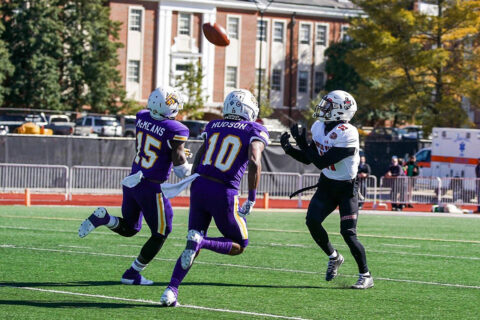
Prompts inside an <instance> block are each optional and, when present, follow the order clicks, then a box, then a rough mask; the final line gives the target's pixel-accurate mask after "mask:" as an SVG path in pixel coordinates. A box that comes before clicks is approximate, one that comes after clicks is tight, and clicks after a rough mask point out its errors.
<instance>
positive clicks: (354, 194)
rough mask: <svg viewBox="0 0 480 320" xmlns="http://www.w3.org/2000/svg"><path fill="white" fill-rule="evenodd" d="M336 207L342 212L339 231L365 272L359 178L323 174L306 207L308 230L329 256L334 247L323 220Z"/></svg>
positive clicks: (366, 268)
mask: <svg viewBox="0 0 480 320" xmlns="http://www.w3.org/2000/svg"><path fill="white" fill-rule="evenodd" d="M337 206H338V207H339V211H340V233H341V235H342V237H343V239H344V240H345V242H346V243H347V245H348V247H349V248H350V252H351V253H352V255H353V257H354V258H355V261H356V262H357V265H358V270H359V272H360V273H366V272H368V267H367V258H366V256H365V248H364V247H363V245H362V244H361V243H360V241H358V239H357V229H356V228H357V219H358V182H357V180H356V179H353V180H347V181H337V180H332V179H328V178H327V177H325V176H324V175H323V174H322V175H321V177H320V180H319V185H318V188H317V191H316V192H315V194H314V195H313V197H312V200H311V201H310V205H309V206H308V210H307V218H306V224H307V227H308V230H309V231H310V234H311V235H312V238H313V240H315V242H316V243H317V244H318V246H319V247H320V248H322V250H323V251H324V252H325V253H326V254H327V255H331V254H332V253H333V252H334V248H333V246H332V244H331V243H330V241H329V239H328V234H327V231H326V230H325V228H323V226H322V222H323V221H324V220H325V218H327V217H328V215H329V214H330V213H332V211H333V210H335V208H337Z"/></svg>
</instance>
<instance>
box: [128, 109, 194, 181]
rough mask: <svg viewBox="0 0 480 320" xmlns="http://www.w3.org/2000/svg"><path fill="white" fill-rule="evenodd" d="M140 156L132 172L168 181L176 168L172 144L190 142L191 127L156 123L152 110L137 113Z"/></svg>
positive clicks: (167, 120)
mask: <svg viewBox="0 0 480 320" xmlns="http://www.w3.org/2000/svg"><path fill="white" fill-rule="evenodd" d="M135 126H136V139H137V140H136V150H137V153H136V156H135V159H134V160H133V163H132V173H136V172H138V171H139V170H141V171H142V172H143V175H144V176H145V177H147V178H149V179H152V180H157V181H165V180H167V179H168V177H169V175H170V171H171V169H172V147H171V141H172V140H177V141H187V138H188V128H187V127H185V126H184V125H183V124H181V123H180V122H178V121H175V120H169V119H166V120H156V119H153V118H152V117H151V116H150V112H149V111H148V110H142V111H140V112H139V113H137V118H136V122H135Z"/></svg>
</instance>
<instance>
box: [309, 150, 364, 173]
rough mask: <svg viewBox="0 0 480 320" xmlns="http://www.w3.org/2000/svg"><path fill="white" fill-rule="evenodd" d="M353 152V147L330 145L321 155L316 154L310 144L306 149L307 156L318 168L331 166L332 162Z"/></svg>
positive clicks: (351, 154)
mask: <svg viewBox="0 0 480 320" xmlns="http://www.w3.org/2000/svg"><path fill="white" fill-rule="evenodd" d="M354 154H355V147H346V148H343V147H332V148H330V149H329V150H328V151H327V152H325V153H324V154H323V155H322V156H321V155H320V154H318V151H317V150H316V148H315V149H314V148H312V145H310V148H308V149H307V150H306V155H307V157H308V158H309V159H310V160H311V162H312V163H313V164H314V165H315V166H316V167H317V168H318V169H320V170H321V169H324V168H326V167H328V166H331V165H332V164H335V163H337V162H339V161H341V160H343V159H345V158H347V157H349V156H353V155H354Z"/></svg>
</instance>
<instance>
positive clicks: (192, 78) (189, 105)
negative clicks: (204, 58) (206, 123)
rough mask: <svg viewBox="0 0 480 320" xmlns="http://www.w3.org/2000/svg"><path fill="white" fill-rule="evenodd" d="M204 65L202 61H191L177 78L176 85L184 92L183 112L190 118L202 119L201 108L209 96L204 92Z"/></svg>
mask: <svg viewBox="0 0 480 320" xmlns="http://www.w3.org/2000/svg"><path fill="white" fill-rule="evenodd" d="M203 77H204V75H203V67H202V64H201V63H200V61H197V62H196V63H195V64H194V63H189V64H187V65H186V66H185V72H184V73H183V74H182V75H181V76H178V77H177V79H176V84H175V87H176V88H177V89H178V90H179V91H180V92H181V93H183V94H184V100H185V101H184V104H183V110H182V111H181V114H183V115H186V116H188V118H189V119H201V118H202V117H203V112H201V111H200V110H201V109H202V108H203V106H204V105H205V101H206V99H207V97H206V96H205V95H204V94H203V89H202V80H203Z"/></svg>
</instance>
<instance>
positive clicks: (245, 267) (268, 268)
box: [0, 244, 480, 289]
mask: <svg viewBox="0 0 480 320" xmlns="http://www.w3.org/2000/svg"><path fill="white" fill-rule="evenodd" d="M0 248H5V249H24V250H33V251H47V252H60V253H72V254H84V255H94V256H106V257H121V258H136V256H134V255H124V254H113V253H99V252H85V251H72V250H60V249H48V248H34V247H23V246H17V245H13V244H3V245H0ZM154 259H155V260H159V261H169V262H174V261H176V259H167V258H154ZM195 264H203V265H214V266H222V267H233V268H242V269H252V270H267V271H275V272H288V273H301V274H322V275H323V272H315V271H306V270H295V269H283V268H272V267H259V266H248V265H239V264H231V263H214V262H203V261H195ZM344 277H357V276H346V275H344ZM375 280H384V281H394V282H407V283H416V284H428V285H436V286H444V287H458V288H466V289H480V286H471V285H463V284H455V283H440V282H430V281H420V280H410V279H394V278H382V277H375Z"/></svg>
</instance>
